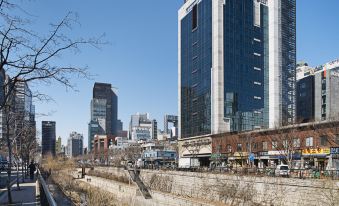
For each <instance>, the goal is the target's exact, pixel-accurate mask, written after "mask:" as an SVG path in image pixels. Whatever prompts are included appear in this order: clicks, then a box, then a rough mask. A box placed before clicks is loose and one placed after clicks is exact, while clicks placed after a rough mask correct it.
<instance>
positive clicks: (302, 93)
mask: <svg viewBox="0 0 339 206" xmlns="http://www.w3.org/2000/svg"><path fill="white" fill-rule="evenodd" d="M314 86H315V85H314V76H313V75H309V76H305V77H303V78H302V79H299V80H298V81H297V91H296V92H297V95H296V96H297V97H296V99H297V119H296V122H297V123H305V122H311V121H314V118H315V116H314V112H315V96H314Z"/></svg>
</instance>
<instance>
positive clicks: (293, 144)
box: [217, 136, 339, 153]
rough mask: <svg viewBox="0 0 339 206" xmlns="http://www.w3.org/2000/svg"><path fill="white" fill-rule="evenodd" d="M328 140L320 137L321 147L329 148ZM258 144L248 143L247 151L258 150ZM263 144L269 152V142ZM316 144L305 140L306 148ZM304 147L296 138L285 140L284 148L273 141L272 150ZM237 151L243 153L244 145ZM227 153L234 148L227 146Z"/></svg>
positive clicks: (240, 145) (238, 145) (263, 147)
mask: <svg viewBox="0 0 339 206" xmlns="http://www.w3.org/2000/svg"><path fill="white" fill-rule="evenodd" d="M335 141H336V143H339V138H338V137H337V138H336V140H335ZM328 143H329V141H328V138H327V137H326V136H324V137H320V146H328ZM258 144H259V143H257V142H254V143H251V144H250V143H246V149H247V151H250V146H251V147H252V148H253V150H256V149H257V148H258ZM261 144H262V150H263V151H267V150H269V148H268V145H269V142H267V141H263V142H261ZM314 145H315V144H314V138H313V137H307V138H306V139H305V146H306V147H313V146H314ZM301 146H302V145H301V141H300V138H294V139H292V140H283V141H282V148H279V143H278V141H272V149H273V150H279V149H292V148H294V149H295V148H300V147H301ZM217 149H218V150H221V145H219V146H218V148H217ZM236 151H237V152H241V151H243V144H242V143H238V144H237V148H236ZM226 152H228V153H231V152H233V150H232V146H231V145H230V144H228V145H227V146H226Z"/></svg>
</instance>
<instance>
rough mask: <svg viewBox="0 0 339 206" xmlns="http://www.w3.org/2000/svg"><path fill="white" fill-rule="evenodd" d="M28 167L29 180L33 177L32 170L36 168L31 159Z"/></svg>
mask: <svg viewBox="0 0 339 206" xmlns="http://www.w3.org/2000/svg"><path fill="white" fill-rule="evenodd" d="M28 168H29V174H30V177H31V180H33V179H34V172H35V170H36V167H35V164H34V163H33V161H32V162H31V164H30V165H29V166H28Z"/></svg>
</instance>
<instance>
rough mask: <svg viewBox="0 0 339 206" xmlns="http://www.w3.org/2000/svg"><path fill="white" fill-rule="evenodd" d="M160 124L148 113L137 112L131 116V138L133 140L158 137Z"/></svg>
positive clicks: (146, 139)
mask: <svg viewBox="0 0 339 206" xmlns="http://www.w3.org/2000/svg"><path fill="white" fill-rule="evenodd" d="M157 135H158V126H157V121H156V120H151V119H150V117H149V114H148V113H145V114H140V113H137V114H135V115H132V116H131V121H130V126H129V139H130V140H133V141H140V140H143V141H148V140H152V139H156V138H157Z"/></svg>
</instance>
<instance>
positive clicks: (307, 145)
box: [306, 137, 313, 147]
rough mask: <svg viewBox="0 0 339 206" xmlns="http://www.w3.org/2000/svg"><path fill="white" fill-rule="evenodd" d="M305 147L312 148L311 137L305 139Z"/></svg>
mask: <svg viewBox="0 0 339 206" xmlns="http://www.w3.org/2000/svg"><path fill="white" fill-rule="evenodd" d="M306 147H313V137H307V138H306Z"/></svg>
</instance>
